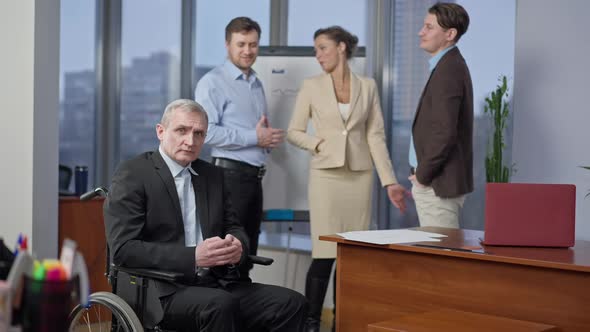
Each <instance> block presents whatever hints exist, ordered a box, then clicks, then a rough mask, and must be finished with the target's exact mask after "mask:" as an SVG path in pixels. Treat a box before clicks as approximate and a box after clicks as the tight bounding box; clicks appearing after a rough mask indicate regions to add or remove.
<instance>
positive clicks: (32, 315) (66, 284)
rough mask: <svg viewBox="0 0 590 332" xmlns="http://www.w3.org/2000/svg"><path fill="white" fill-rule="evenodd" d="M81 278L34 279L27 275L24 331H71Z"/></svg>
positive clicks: (24, 289) (24, 294)
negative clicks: (70, 320)
mask: <svg viewBox="0 0 590 332" xmlns="http://www.w3.org/2000/svg"><path fill="white" fill-rule="evenodd" d="M78 289H79V279H78V277H77V276H76V277H74V278H73V279H71V280H65V281H53V280H35V279H32V278H30V277H28V276H25V277H24V287H23V298H22V300H23V302H22V311H21V314H22V331H23V332H28V331H30V332H33V331H35V332H64V331H68V328H69V326H68V324H69V323H68V316H69V314H70V311H71V309H72V308H73V306H74V304H75V302H76V299H77V298H78Z"/></svg>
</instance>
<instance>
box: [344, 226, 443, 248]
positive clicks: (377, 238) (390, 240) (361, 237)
mask: <svg viewBox="0 0 590 332" xmlns="http://www.w3.org/2000/svg"><path fill="white" fill-rule="evenodd" d="M338 235H340V236H342V237H343V238H345V239H347V240H351V241H359V242H367V243H373V244H395V243H410V242H426V241H428V242H440V239H439V238H441V237H446V235H443V234H437V233H431V232H424V231H415V230H411V229H384V230H377V231H355V232H346V233H338Z"/></svg>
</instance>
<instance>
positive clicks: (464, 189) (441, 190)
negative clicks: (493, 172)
mask: <svg viewBox="0 0 590 332" xmlns="http://www.w3.org/2000/svg"><path fill="white" fill-rule="evenodd" d="M412 136H413V139H414V147H415V148H416V157H417V159H418V169H417V170H416V178H417V179H418V182H420V183H421V184H424V185H427V186H432V188H433V189H434V192H435V193H436V195H437V196H439V197H444V198H449V197H457V196H460V195H463V194H466V193H469V192H471V191H473V86H472V83H471V75H470V74H469V68H467V64H466V63H465V59H463V56H462V55H461V53H460V52H459V49H458V48H457V47H455V48H453V49H451V50H449V51H448V52H447V53H446V54H445V55H444V56H443V57H442V58H441V59H440V61H439V62H438V64H437V65H436V67H435V68H434V70H433V71H432V73H431V74H430V78H429V80H428V82H427V83H426V86H425V87H424V91H423V92H422V96H421V98H420V102H419V104H418V109H417V110H416V117H415V118H414V123H413V126H412Z"/></svg>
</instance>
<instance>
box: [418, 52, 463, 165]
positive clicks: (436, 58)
mask: <svg viewBox="0 0 590 332" xmlns="http://www.w3.org/2000/svg"><path fill="white" fill-rule="evenodd" d="M455 46H456V45H453V46H449V47H447V48H445V49H444V50H442V51H440V52H438V53H436V54H435V55H434V56H433V57H432V58H430V60H428V64H429V69H430V74H432V71H433V70H434V68H436V65H437V64H438V62H439V61H440V59H441V58H442V57H443V56H444V55H445V54H447V52H448V51H450V50H452V49H453V48H454V47H455ZM408 159H409V162H410V166H412V167H414V168H418V158H417V157H416V148H415V147H414V136H413V135H412V134H410V152H409V154H408Z"/></svg>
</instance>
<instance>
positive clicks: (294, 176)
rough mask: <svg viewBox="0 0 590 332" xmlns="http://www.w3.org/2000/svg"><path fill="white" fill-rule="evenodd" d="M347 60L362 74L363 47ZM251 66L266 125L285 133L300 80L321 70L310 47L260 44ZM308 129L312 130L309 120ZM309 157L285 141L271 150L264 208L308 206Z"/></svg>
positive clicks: (264, 181)
mask: <svg viewBox="0 0 590 332" xmlns="http://www.w3.org/2000/svg"><path fill="white" fill-rule="evenodd" d="M349 64H350V66H351V69H352V71H353V72H355V73H358V74H361V75H364V72H365V57H364V48H360V49H359V50H357V53H356V56H355V57H354V58H353V59H352V60H351V61H350V62H349ZM253 68H254V70H255V71H256V74H257V76H258V79H260V80H261V81H262V84H263V86H264V91H265V94H266V101H267V103H268V113H269V114H268V118H269V122H270V125H271V126H272V127H275V128H281V129H284V130H285V134H286V131H287V128H288V127H289V121H290V120H291V114H292V113H293V108H294V107H295V99H296V97H297V93H298V91H299V88H300V87H301V84H302V83H303V80H304V79H305V78H309V77H312V76H316V75H319V74H321V73H322V68H321V67H320V65H319V64H318V62H317V61H316V59H315V54H314V51H313V48H312V47H272V46H271V47H261V48H260V51H259V55H258V58H257V60H256V63H255V64H254V66H253ZM308 132H311V133H312V134H313V129H312V128H311V122H310V125H309V127H308ZM309 159H310V154H309V152H307V151H305V150H302V149H299V148H297V147H295V146H293V145H291V144H290V143H288V142H286V141H285V142H284V143H283V144H281V145H280V146H279V147H277V148H275V149H273V150H272V151H271V153H270V155H269V157H268V158H267V160H266V169H267V171H266V175H265V176H264V178H263V180H262V187H263V192H264V203H263V209H264V210H272V209H290V210H308V204H307V187H308V177H309Z"/></svg>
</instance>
